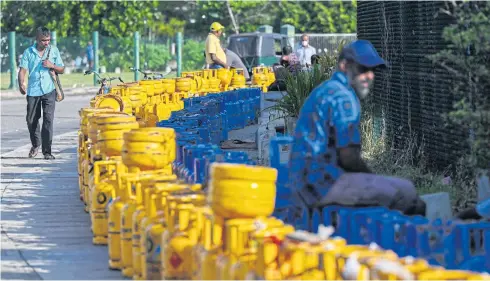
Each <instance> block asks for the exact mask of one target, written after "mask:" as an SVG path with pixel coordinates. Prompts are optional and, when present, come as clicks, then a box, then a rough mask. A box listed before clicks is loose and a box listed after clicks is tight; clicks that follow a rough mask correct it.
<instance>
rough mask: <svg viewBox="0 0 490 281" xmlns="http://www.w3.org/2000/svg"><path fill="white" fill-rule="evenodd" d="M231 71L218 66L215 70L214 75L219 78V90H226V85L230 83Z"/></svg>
mask: <svg viewBox="0 0 490 281" xmlns="http://www.w3.org/2000/svg"><path fill="white" fill-rule="evenodd" d="M232 75H233V74H232V72H231V71H230V70H229V69H227V68H220V69H217V70H216V77H217V78H218V79H219V80H220V89H221V91H227V90H228V86H229V85H230V83H231V78H232Z"/></svg>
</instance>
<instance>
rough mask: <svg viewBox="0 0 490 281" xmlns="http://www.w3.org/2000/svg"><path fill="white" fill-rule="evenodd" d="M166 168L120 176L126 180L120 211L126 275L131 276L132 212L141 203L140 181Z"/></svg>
mask: <svg viewBox="0 0 490 281" xmlns="http://www.w3.org/2000/svg"><path fill="white" fill-rule="evenodd" d="M165 173H167V171H166V170H154V171H143V172H140V173H128V174H125V175H124V177H123V178H122V182H123V184H124V182H126V184H125V186H126V187H125V191H126V192H127V194H128V196H129V199H128V200H127V202H126V204H124V206H123V208H122V211H121V217H120V220H121V253H122V259H121V261H122V269H123V270H122V273H123V275H124V276H126V277H132V276H133V243H132V239H133V233H132V227H133V214H134V212H135V211H136V209H137V207H138V206H141V205H142V204H143V195H142V190H141V181H148V180H151V179H152V178H153V177H156V176H160V175H164V174H165Z"/></svg>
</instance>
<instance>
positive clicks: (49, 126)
mask: <svg viewBox="0 0 490 281" xmlns="http://www.w3.org/2000/svg"><path fill="white" fill-rule="evenodd" d="M50 41H51V35H50V31H49V29H47V28H46V27H39V28H38V29H37V30H36V43H34V45H32V46H31V47H29V48H27V49H26V50H25V51H24V53H23V55H22V59H21V61H20V71H19V89H20V93H21V94H22V95H26V94H27V115H26V121H27V128H28V129H29V134H30V138H31V143H32V147H31V150H30V151H29V158H33V157H35V156H36V155H37V154H38V152H39V147H40V146H41V145H42V153H43V155H44V159H46V160H52V159H55V158H54V156H53V155H52V154H51V143H52V140H53V119H54V109H55V104H56V89H55V86H54V81H53V79H52V78H51V75H50V74H49V72H50V71H55V72H57V73H59V74H62V73H63V72H64V71H65V66H64V64H63V61H62V60H61V55H60V52H59V50H58V48H56V47H55V46H51V45H50V44H49V42H50ZM27 70H29V80H28V86H27V89H26V86H25V84H24V79H25V76H26V72H27ZM41 109H42V115H43V125H42V129H41V130H40V129H39V119H40V118H41Z"/></svg>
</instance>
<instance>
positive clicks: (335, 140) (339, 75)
mask: <svg viewBox="0 0 490 281" xmlns="http://www.w3.org/2000/svg"><path fill="white" fill-rule="evenodd" d="M384 65H385V61H384V60H383V59H382V58H381V57H379V55H378V53H377V52H376V50H375V49H374V47H373V46H372V44H371V43H370V42H368V41H365V40H357V41H355V42H353V43H351V44H349V45H347V46H346V47H344V49H343V51H342V52H341V54H340V56H339V61H338V66H337V71H336V72H335V73H334V74H333V75H332V78H331V79H330V80H329V81H326V82H324V83H322V84H320V85H319V86H318V87H317V88H316V89H314V90H313V91H312V93H311V94H310V96H309V97H308V98H307V99H306V101H305V103H304V105H303V107H302V108H301V111H300V114H299V118H298V122H297V125H296V128H295V133H294V143H293V147H292V151H291V161H290V168H289V171H290V176H289V178H290V184H291V186H290V188H291V189H292V191H293V194H295V196H296V200H297V201H296V202H298V203H300V204H303V205H305V206H307V207H309V208H313V207H320V206H325V205H344V206H385V207H388V208H391V209H397V210H400V211H402V212H404V213H405V214H425V204H424V202H423V201H422V200H421V199H420V197H419V196H418V195H417V192H416V190H415V187H414V185H413V184H412V182H410V181H408V180H405V179H398V178H392V177H385V176H379V175H375V174H373V173H372V172H371V170H370V169H369V168H368V166H367V165H366V164H365V162H364V161H363V160H362V158H361V134H360V128H359V127H360V119H361V103H360V99H362V98H365V97H366V96H367V95H368V93H369V91H370V87H371V86H372V84H373V80H374V68H376V67H378V66H384Z"/></svg>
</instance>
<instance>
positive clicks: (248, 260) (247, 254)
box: [229, 218, 294, 280]
mask: <svg viewBox="0 0 490 281" xmlns="http://www.w3.org/2000/svg"><path fill="white" fill-rule="evenodd" d="M278 231H282V233H288V232H293V231H294V227H293V226H291V225H288V226H286V225H284V223H283V222H282V221H281V220H278V219H275V218H271V219H268V220H266V221H265V222H264V223H260V222H259V223H258V224H256V227H255V229H254V230H253V232H248V231H247V229H240V231H239V233H238V234H239V235H238V246H239V251H238V255H237V258H236V262H235V263H234V264H232V265H231V267H230V273H229V278H230V279H231V280H247V274H248V273H249V272H251V271H253V270H254V269H255V266H256V264H257V262H258V259H259V258H262V257H259V256H258V253H259V249H258V241H257V239H256V237H257V235H259V236H263V234H262V233H265V232H269V233H276V232H278Z"/></svg>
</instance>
